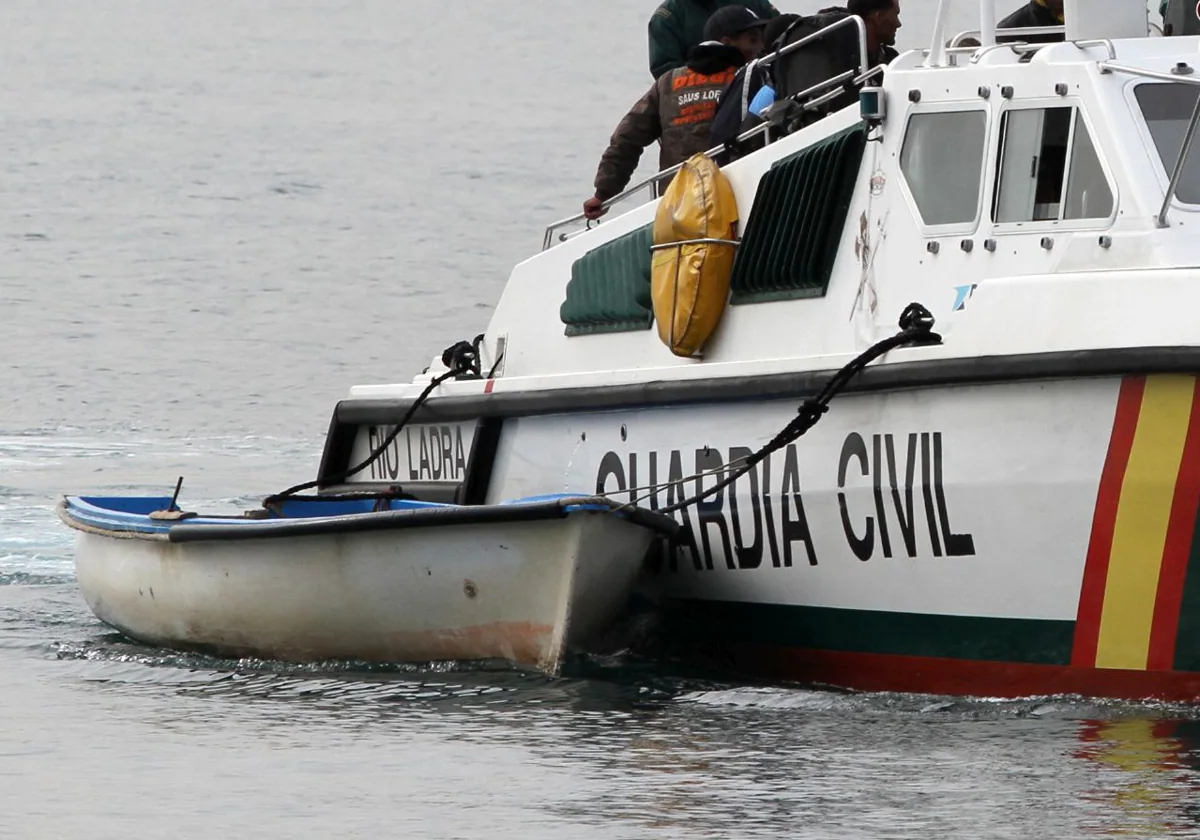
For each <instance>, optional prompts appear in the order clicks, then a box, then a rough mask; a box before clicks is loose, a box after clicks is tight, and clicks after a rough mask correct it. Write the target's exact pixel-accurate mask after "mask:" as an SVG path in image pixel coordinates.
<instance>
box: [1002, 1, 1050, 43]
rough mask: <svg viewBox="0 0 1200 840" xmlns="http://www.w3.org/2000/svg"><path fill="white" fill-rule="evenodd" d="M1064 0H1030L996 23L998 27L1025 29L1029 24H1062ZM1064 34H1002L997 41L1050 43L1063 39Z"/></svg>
mask: <svg viewBox="0 0 1200 840" xmlns="http://www.w3.org/2000/svg"><path fill="white" fill-rule="evenodd" d="M1062 25H1063V0H1029V2H1028V3H1027V4H1026V5H1024V6H1022V7H1021V8H1019V9H1017V10H1016V11H1015V12H1013V13H1012V14H1011V15H1009V16H1008V17H1006V18H1005V19H1004V20H1002V21H1000V22H999V23H998V24H996V28H997V29H1023V28H1025V27H1029V26H1062ZM1063 37H1064V36H1063V35H1061V34H1059V35H1000V34H999V33H997V38H996V42H997V43H1001V44H1003V43H1007V42H1009V41H1027V42H1029V43H1031V44H1049V43H1052V42H1054V41H1061V40H1063Z"/></svg>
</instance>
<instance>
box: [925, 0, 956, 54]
mask: <svg viewBox="0 0 1200 840" xmlns="http://www.w3.org/2000/svg"><path fill="white" fill-rule="evenodd" d="M949 13H950V0H938V8H937V17H936V18H934V20H933V43H932V44H930V45H929V55H928V56H927V57H926V58H925V66H926V67H945V66H946V65H947V64H948V62H947V60H946V16H947V15H948V14H949Z"/></svg>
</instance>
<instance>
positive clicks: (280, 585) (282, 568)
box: [76, 513, 653, 672]
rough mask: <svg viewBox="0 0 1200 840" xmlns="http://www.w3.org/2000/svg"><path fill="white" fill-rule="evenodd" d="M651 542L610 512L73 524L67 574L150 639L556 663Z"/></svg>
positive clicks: (291, 651) (622, 592)
mask: <svg viewBox="0 0 1200 840" xmlns="http://www.w3.org/2000/svg"><path fill="white" fill-rule="evenodd" d="M652 538H653V534H652V532H650V531H649V530H646V529H644V528H640V527H638V526H635V525H632V524H630V523H628V522H626V521H623V520H620V519H618V518H616V517H614V516H612V515H609V514H607V513H594V514H582V515H581V514H578V513H576V514H574V515H572V516H570V517H568V518H567V519H564V520H558V521H554V522H511V523H503V524H486V525H485V524H479V525H456V526H452V527H436V528H412V529H406V530H400V531H377V532H370V533H354V534H329V535H321V536H303V537H287V538H279V539H258V540H246V541H235V540H230V541H204V542H187V543H173V542H170V541H168V539H167V538H166V537H165V536H161V535H138V536H136V537H130V538H116V537H114V536H113V535H110V534H104V533H98V532H88V531H80V532H79V534H78V545H77V551H76V571H77V575H78V579H79V586H80V588H81V590H82V592H83V595H84V597H85V598H86V600H87V603H88V605H89V606H90V607H91V608H92V611H93V612H94V613H95V614H96V615H97V616H98V617H99V618H100V619H101V620H102V621H104V622H105V623H107V624H110V625H112V626H113V627H115V628H117V629H118V630H120V631H121V632H122V633H125V634H126V635H128V636H130V637H131V638H133V639H136V640H139V641H142V642H146V643H148V644H153V645H160V646H165V647H173V648H197V649H207V650H213V651H217V652H222V653H226V654H232V655H253V656H261V657H266V658H273V659H282V660H289V661H313V660H323V659H353V660H367V661H379V662H400V661H435V660H482V659H505V660H510V661H512V662H514V663H517V664H521V665H529V666H535V667H538V668H542V669H545V670H547V671H551V672H553V671H555V670H556V669H557V668H558V667H559V664H560V662H561V660H562V657H563V655H564V654H565V653H566V652H568V651H570V650H573V649H575V648H578V647H585V646H586V645H587V644H588V643H589V642H590V641H591V640H592V639H593V638H595V636H596V635H597V634H599V633H602V632H603V631H604V630H605V629H606V628H607V626H608V624H609V623H610V622H611V620H612V619H613V618H614V617H615V615H616V614H617V613H618V612H619V610H620V609H621V608H622V607H623V606H624V604H625V602H626V600H627V598H628V595H629V593H630V591H631V589H632V587H633V585H634V582H635V579H636V577H637V575H638V572H639V569H640V567H641V561H642V558H643V556H644V554H645V551H646V549H647V547H648V546H649V544H650V541H651V539H652Z"/></svg>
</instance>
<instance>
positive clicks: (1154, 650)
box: [320, 0, 1200, 700]
mask: <svg viewBox="0 0 1200 840" xmlns="http://www.w3.org/2000/svg"><path fill="white" fill-rule="evenodd" d="M1139 5H1140V4H1138V3H1129V2H1127V0H1086V2H1085V0H1067V3H1066V21H1067V24H1066V29H1065V38H1066V40H1065V41H1063V42H1058V43H1050V44H1034V43H1023V42H1019V41H1018V42H1007V43H1002V44H997V43H996V31H995V17H996V16H995V8H994V2H991V0H983V2H981V3H979V8H980V27H979V30H978V31H977V32H971V33H960V34H959V35H956V36H953V37H950V35H951V33H948V32H946V31H945V25H944V21H945V20H946V19H947V16H946V10H947V8H948V5H947V4H946V2H945V0H943V5H942V8H941V9H940V11H939V17H938V21H939V24H938V32H937V33H936V34H935V37H934V40H933V43H932V45H931V47H930V48H929V49H924V50H915V51H911V52H907V53H905V54H902V55H901V56H899V57H898V58H897V59H896V60H895V61H894V62H892V63H891V65H890V66H888V67H887V68H886V74H885V75H884V77H883V78H882V81H880V80H879V78H878V76H877V75H873V74H872V73H871V71H869V70H868V69H867V67H868V63H867V56H866V49H865V29H864V26H863V22H862V21H861V20H860V19H858V18H853V17H852V18H848V19H846V20H843V21H840V22H838V23H835V24H833V26H832V27H830V29H829V30H822V31H821V32H818V33H813V34H811V35H807V36H805V37H804V38H803V39H801V41H798V42H796V43H795V44H792V45H789V47H790V48H793V49H795V50H796V51H797V52H800V51H802V50H804V49H807V48H809V47H810V46H812V45H814V44H817V43H818V42H820V41H821V39H822V38H825V37H829V36H830V35H831V34H832V32H831V30H832V29H833V28H834V27H837V28H838V32H840V33H842V34H847V33H849V34H851V35H853V36H854V37H855V38H856V39H857V44H858V53H857V55H858V58H857V61H856V66H854V67H852V68H850V69H849V70H845V71H840V72H837V73H835V74H834V75H832V76H831V77H829V78H827V79H825V80H824V81H823V82H820V83H818V84H816V85H813V86H811V87H810V88H809V89H807V90H804V91H797V92H795V93H790V92H789V93H788V95H786V96H781V103H777V109H772V111H770V112H768V114H767V116H768V120H767V122H766V124H765V125H764V126H763V127H762V129H761V131H762V133H763V134H765V135H766V139H767V141H768V142H767V143H766V144H765V145H763V146H762V148H760V149H758V150H757V151H754V152H752V153H750V154H746V155H744V156H743V157H741V158H739V159H737V160H736V161H733V162H731V163H728V164H727V165H725V166H723V167H722V169H721V171H720V175H721V177H722V178H723V179H724V181H723V182H722V183H724V184H725V185H727V187H728V189H729V191H730V192H731V195H732V198H733V200H734V201H735V203H736V207H737V220H738V222H737V225H736V227H735V228H734V230H733V233H732V235H730V234H729V233H722V232H720V231H719V230H718V231H716V232H714V231H713V230H712V229H710V230H708V231H705V230H700V232H699V233H696V232H695V231H693V232H691V233H688V234H685V235H683V236H677V237H676V238H675V239H674V240H673V241H672V240H671V238H670V236H669V234H670V230H669V228H670V227H671V224H672V223H673V222H672V218H674V219H675V220H676V221H677V220H678V219H679V218H681V217H683V216H687V215H688V213H693V214H694V213H695V211H697V210H698V208H697V205H695V203H694V202H695V201H696V200H698V199H696V197H695V193H694V192H692V193H690V195H691V197H692V198H691V200H692V201H693V204H692V205H691V207H690V209H689V207H688V206H687V200H688V199H687V195H684V196H683V199H682V204H681V205H680V207H682V208H683V212H682V214H681V213H678V212H676V210H678V208H675V209H673V210H669V211H667V212H666V213H664V212H663V202H666V201H667V200H668V199H669V198H670V196H668V197H667V198H664V199H662V200H661V201H659V202H654V201H651V202H650V203H647V204H642V205H641V206H636V207H634V208H632V209H629V210H628V211H627V212H624V213H621V214H619V215H618V214H617V213H616V212H613V213H610V214H609V215H610V216H613V217H614V218H610V219H608V220H606V221H605V222H604V223H603V224H601V225H599V226H598V227H594V228H592V229H590V230H579V229H578V228H579V226H580V224H581V219H580V217H575V218H573V219H567V220H564V222H563V223H557V224H555V225H553V226H552V227H551V228H550V229H549V230H547V233H546V239H545V242H544V247H543V249H542V251H541V252H540V253H538V254H536V255H534V256H533V257H531V258H530V259H528V260H526V261H525V262H523V263H521V264H519V265H518V266H517V267H516V268H515V269H514V270H513V272H512V274H511V277H510V279H509V281H508V284H507V286H506V288H505V289H504V292H503V294H502V296H501V298H500V300H499V303H498V305H497V307H496V310H495V313H494V315H493V317H492V319H491V322H490V324H489V325H488V328H487V331H486V333H485V334H484V336H483V337H482V339H481V343H480V352H481V355H482V357H483V360H484V365H483V366H482V370H483V371H485V373H484V374H483V375H482V376H480V377H478V378H460V379H455V380H453V381H447V382H445V383H443V384H441V385H440V387H438V388H437V389H436V390H435V391H434V392H433V393H432V395H431V396H430V398H429V399H428V400H427V401H426V402H424V404H422V405H419V406H417V410H416V411H415V413H414V414H415V416H414V422H413V423H412V424H410V425H408V426H407V427H405V428H404V429H403V431H402V432H401V433H400V434H399V435H397V436H396V437H395V440H394V442H393V443H392V444H391V445H390V446H389V447H385V450H386V451H384V452H382V454H381V457H379V458H377V459H375V460H374V461H373V462H372V465H371V467H370V469H368V470H365V471H363V472H361V473H359V474H357V475H356V476H354V477H352V478H351V479H349V480H346V481H337V480H334V477H335V476H336V475H337V474H338V473H339V472H340V471H342V470H343V468H344V467H345V465H346V464H348V463H350V462H352V461H357V460H358V459H360V458H362V457H364V456H366V455H367V454H369V453H371V452H372V451H374V450H375V449H377V448H378V443H379V441H380V440H382V439H383V438H384V437H385V436H386V435H387V434H388V431H389V429H390V428H392V427H394V426H396V424H397V423H398V421H399V418H400V417H401V416H402V415H404V414H405V413H406V412H408V411H409V410H410V409H412V408H413V406H414V403H415V401H416V399H417V397H418V392H420V391H422V389H423V387H424V386H425V385H426V383H428V382H429V381H430V377H432V376H434V375H435V374H438V373H439V371H441V370H442V369H441V367H440V366H438V365H437V364H436V363H435V365H434V366H433V367H432V368H431V369H430V371H429V372H428V373H427V374H425V375H423V376H418V377H417V378H416V379H415V381H414V382H413V383H412V384H380V385H362V386H357V387H353V388H352V389H351V390H350V393H349V395H348V398H347V399H345V400H343V401H342V402H340V403H339V404H338V405H337V407H336V410H335V412H334V415H333V419H332V425H331V428H330V432H329V435H328V439H327V442H326V447H325V452H324V456H323V462H322V466H321V472H320V476H321V482H322V490H323V492H331V493H335V492H340V491H345V490H347V489H353V490H359V491H362V490H369V489H371V488H373V487H374V488H379V487H383V486H386V485H390V484H394V483H401V484H403V486H404V487H405V489H406V491H408V492H411V493H413V494H415V495H417V496H418V497H419V498H426V499H455V500H456V501H459V502H461V503H466V504H481V503H486V502H492V501H495V500H498V499H504V498H512V497H518V496H525V495H531V494H537V493H543V492H548V491H552V490H554V491H561V490H563V489H568V490H570V491H571V492H588V493H599V494H603V495H606V496H607V497H609V498H611V499H615V500H622V501H625V502H638V503H642V504H646V505H647V506H648V507H650V508H654V509H658V510H670V511H671V513H672V515H673V516H674V517H675V518H676V519H677V521H678V522H679V523H680V524H681V525H682V526H683V527H682V529H681V530H682V537H681V538H680V539H679V540H677V541H676V542H675V543H674V544H673V546H672V547H671V548H670V550H669V551H667V552H666V553H665V554H664V556H662V557H661V562H660V563H659V564H658V566H657V570H656V571H655V572H654V574H653V575H652V576H651V577H650V579H649V580H648V582H647V591H648V592H649V593H651V594H652V595H653V597H654V598H656V599H657V601H658V603H659V605H660V608H661V616H662V619H663V622H664V627H663V634H662V635H663V636H664V637H665V638H667V639H671V640H674V641H681V642H690V643H694V648H695V649H696V650H700V651H705V652H707V653H710V654H714V653H715V654H719V655H720V657H721V658H720V661H721V662H722V663H724V665H725V666H726V667H728V668H730V669H731V670H735V671H737V672H738V673H754V674H759V675H762V676H767V677H771V678H780V679H787V680H800V681H805V682H812V683H826V684H832V685H836V686H843V687H848V688H853V689H865V690H897V691H913V692H932V693H950V694H956V693H958V694H972V695H992V696H1018V695H1022V696H1023V695H1041V694H1050V693H1082V694H1087V695H1097V696H1112V697H1130V698H1140V697H1159V698H1172V699H1184V700H1195V699H1197V698H1200V535H1198V533H1197V528H1196V526H1197V510H1198V509H1200V405H1198V401H1200V387H1198V381H1200V380H1198V379H1197V375H1198V374H1200V327H1197V323H1196V317H1195V313H1194V311H1193V310H1194V308H1195V304H1196V302H1197V301H1198V300H1200V297H1198V295H1197V291H1196V282H1197V275H1196V266H1197V265H1200V235H1198V234H1200V153H1197V152H1195V151H1194V150H1193V144H1194V139H1195V135H1196V129H1197V124H1198V122H1200V105H1198V91H1200V87H1198V86H1200V74H1198V73H1197V72H1196V68H1197V66H1198V65H1200V38H1196V37H1172V38H1160V37H1149V36H1148V34H1147V32H1148V27H1147V15H1146V11H1145V9H1144V8H1135V7H1138V6H1139ZM1006 34H1007V35H1010V36H1012V35H1015V36H1020V35H1021V34H1022V33H1020V32H1015V31H1014V32H1010V33H1006ZM970 41H973V42H978V44H979V45H971V46H964V44H965V43H968V42H970ZM766 60H771V59H770V58H768V59H766ZM774 60H782V59H780V58H775V59H774ZM847 83H851V84H858V85H865V86H864V87H863V88H862V92H861V104H860V106H858V107H855V106H851V107H846V108H842V109H839V110H837V111H835V112H832V113H829V114H828V115H825V116H823V117H822V118H820V119H812V118H811V117H812V116H814V115H819V114H820V113H821V109H822V108H823V107H824V106H826V105H827V104H828V103H829V102H830V101H831V100H834V99H837V97H839V96H841V95H842V88H843V86H844V85H845V84H847ZM781 93H782V92H781ZM789 108H790V109H791V113H790V115H789V112H788V109H789ZM797 109H798V110H797ZM797 114H799V117H797ZM805 115H807V117H808V118H805ZM787 120H791V125H793V126H795V127H796V130H793V131H790V132H785V131H781V126H782V127H786V126H787V122H786V121H787ZM743 139H745V138H743ZM665 174H668V175H670V174H673V173H672V172H668V173H665ZM659 177H661V176H656V179H657V178H659ZM706 177H709V176H706ZM693 180H695V179H693ZM701 180H702V179H701ZM652 182H653V179H652V181H650V182H647V183H652ZM696 182H697V183H698V182H699V181H696ZM673 186H674V184H673ZM684 192H685V193H686V192H687V191H686V189H685V190H684ZM626 198H628V195H623V196H619V197H618V199H617V200H624V199H626ZM676 198H680V196H676ZM699 209H700V210H702V211H703V213H708V212H709V211H710V210H711V208H709V207H703V208H699ZM722 212H725V213H728V208H725V210H723V211H722ZM672 214H674V216H672ZM705 248H707V249H710V252H711V253H717V252H719V251H720V250H721V249H733V248H735V249H736V257H735V258H734V259H733V260H732V268H731V269H730V270H729V272H728V275H727V276H726V277H724V278H716V279H715V280H714V279H713V278H707V279H702V280H701V281H698V286H697V288H698V287H699V286H705V284H706V283H707V286H705V289H706V290H705V291H704V292H703V294H700V293H699V292H697V294H696V295H695V296H694V301H696V302H698V303H697V304H696V305H697V306H698V307H699V308H701V309H703V308H705V307H712V306H717V307H718V309H719V315H720V317H719V323H718V324H717V326H716V327H715V329H714V330H713V331H712V332H711V335H707V336H704V337H702V342H701V345H700V346H699V347H698V348H696V347H694V348H692V349H691V350H687V349H686V348H685V349H682V350H681V346H680V342H679V341H678V338H679V336H678V335H677V332H676V327H677V326H678V321H677V318H676V316H677V315H678V314H679V310H678V307H679V306H680V305H685V306H690V305H691V304H690V303H689V300H690V299H687V296H686V295H685V294H682V293H681V287H679V286H678V285H676V286H675V287H673V290H672V288H671V287H669V284H668V286H663V284H662V283H660V282H659V281H660V278H659V277H658V275H657V274H656V272H657V271H658V270H659V266H660V265H661V260H662V259H663V255H664V253H665V254H666V255H667V257H671V258H678V259H680V260H682V261H683V262H687V260H688V259H691V258H690V257H688V255H687V254H686V253H685V251H686V250H687V249H693V250H696V249H700V250H703V249H705ZM726 253H728V250H727V251H726ZM698 266H699V263H697V262H696V261H695V260H694V259H693V261H692V262H691V263H689V264H688V265H686V266H684V267H683V270H682V273H681V269H680V266H679V265H678V264H677V265H676V267H675V278H676V279H677V280H678V278H679V277H681V276H683V275H686V274H687V273H688V272H689V271H691V272H693V273H694V271H695V270H698V271H699V272H700V274H703V267H702V266H699V268H697V267H698ZM692 280H696V277H692ZM722 283H726V284H727V286H726V287H725V288H727V289H728V292H727V297H726V293H725V292H723V291H722V286H721V284H722ZM714 290H715V291H714ZM684 291H687V290H684ZM691 291H692V292H695V291H696V289H695V288H693V289H691ZM681 301H682V304H681ZM912 303H919V304H921V305H922V306H923V307H924V308H925V310H927V311H928V312H929V313H931V314H932V316H933V318H934V320H935V321H936V326H935V329H936V332H935V331H934V330H933V329H930V330H929V331H928V336H927V338H928V339H929V340H927V341H912V342H906V343H900V344H897V345H895V346H892V347H891V349H888V350H887V352H886V353H884V354H883V355H882V358H879V359H877V360H875V361H874V362H873V363H872V364H871V365H870V366H869V367H867V368H866V369H865V370H863V371H862V372H861V373H857V375H852V376H850V377H849V378H848V379H847V378H846V377H843V378H842V379H841V380H839V381H840V383H841V384H844V385H845V386H846V387H845V389H844V391H843V392H842V393H841V394H840V395H838V396H836V397H835V398H833V399H832V401H830V402H828V404H827V408H828V410H827V411H824V413H823V414H822V413H821V410H820V407H819V406H818V407H817V409H816V411H809V410H808V409H806V412H808V413H811V414H817V415H820V419H819V422H816V423H815V425H812V424H811V423H806V424H805V425H806V426H807V425H812V428H811V430H810V431H808V432H807V433H806V434H804V435H803V436H801V437H794V438H793V439H791V440H788V441H787V442H786V443H784V444H783V445H779V446H776V447H775V448H774V449H772V450H771V451H770V454H769V455H768V456H767V457H765V458H761V459H759V460H755V458H754V457H753V456H754V454H755V453H758V452H760V451H762V450H763V447H764V445H766V444H768V442H771V441H775V440H776V435H777V433H778V432H779V431H780V430H781V429H783V428H784V427H786V426H788V425H789V423H793V422H794V421H795V419H796V418H797V413H796V412H797V407H798V406H808V407H809V408H812V406H811V400H812V397H813V395H814V394H815V393H816V392H817V391H818V390H819V389H821V388H822V387H824V386H826V385H827V384H828V383H829V382H830V381H831V377H833V376H834V375H835V373H836V372H839V371H843V369H844V368H845V366H846V365H847V364H848V363H849V362H850V361H851V360H853V359H856V358H857V357H858V356H859V354H861V353H863V352H864V351H867V350H869V349H870V348H873V347H878V346H879V345H878V344H877V342H879V341H880V340H881V339H886V338H888V337H890V336H893V335H895V334H896V329H897V327H896V323H897V318H898V316H899V315H900V314H901V312H903V311H905V310H906V309H908V308H909V305H910V304H912ZM910 312H911V310H910ZM668 321H669V323H668ZM656 324H657V326H658V329H654V327H655V326H656ZM839 387H840V386H839ZM768 448H769V447H768ZM734 477H736V478H735V480H733V481H732V483H729V479H731V478H734ZM719 484H724V486H721V488H720V489H719V490H716V491H714V488H716V487H717V486H718V485H719ZM705 492H707V493H708V495H707V496H706V497H705V498H702V499H700V500H699V501H698V502H697V503H696V504H694V505H690V506H688V505H681V504H680V502H681V500H683V499H685V497H690V496H698V495H703V494H704V493H705ZM672 655H682V656H688V655H693V654H692V653H690V652H689V651H688V650H687V649H680V650H677V651H673V652H672Z"/></svg>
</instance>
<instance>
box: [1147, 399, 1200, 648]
mask: <svg viewBox="0 0 1200 840" xmlns="http://www.w3.org/2000/svg"><path fill="white" fill-rule="evenodd" d="M1198 400H1200V380H1198V381H1197V383H1196V385H1195V388H1194V390H1193V392H1192V416H1191V419H1190V420H1189V421H1188V430H1187V439H1186V441H1185V442H1184V445H1183V458H1182V460H1181V462H1180V465H1179V477H1178V479H1176V482H1175V498H1174V499H1173V501H1172V502H1171V518H1170V521H1169V524H1168V526H1167V541H1166V545H1165V546H1164V548H1163V562H1162V570H1161V571H1160V572H1159V576H1158V594H1157V596H1156V598H1155V602H1154V623H1153V624H1152V626H1151V628H1150V655H1149V658H1148V660H1147V662H1146V667H1147V668H1150V669H1152V670H1158V671H1169V670H1171V668H1172V667H1174V664H1175V640H1176V637H1177V636H1178V634H1179V610H1180V608H1181V607H1182V605H1183V584H1184V579H1185V578H1186V577H1187V570H1188V562H1189V560H1190V559H1191V555H1192V535H1193V534H1194V532H1195V530H1196V511H1197V508H1198V507H1200V411H1197V410H1196V409H1197V401H1198Z"/></svg>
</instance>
